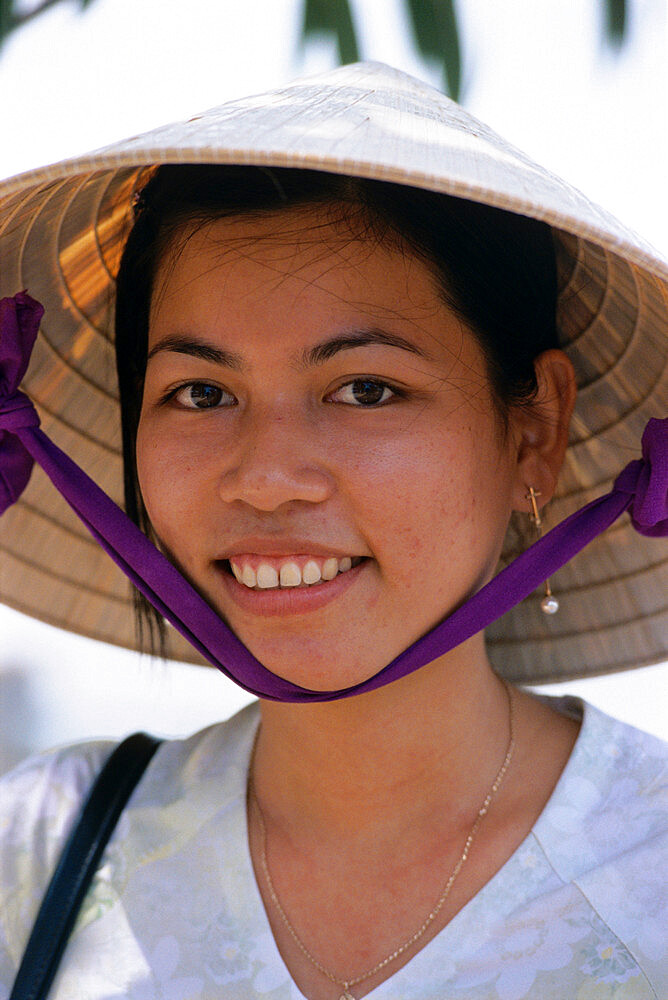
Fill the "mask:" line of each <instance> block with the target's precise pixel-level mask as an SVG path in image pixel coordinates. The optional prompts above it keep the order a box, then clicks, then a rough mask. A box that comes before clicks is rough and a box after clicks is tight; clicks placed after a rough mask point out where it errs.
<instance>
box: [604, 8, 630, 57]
mask: <svg viewBox="0 0 668 1000" xmlns="http://www.w3.org/2000/svg"><path fill="white" fill-rule="evenodd" d="M626 29H627V19H626V0H605V34H606V37H607V39H608V41H609V42H610V43H611V45H614V46H615V48H620V47H621V45H622V43H623V42H624V39H625V38H626Z"/></svg>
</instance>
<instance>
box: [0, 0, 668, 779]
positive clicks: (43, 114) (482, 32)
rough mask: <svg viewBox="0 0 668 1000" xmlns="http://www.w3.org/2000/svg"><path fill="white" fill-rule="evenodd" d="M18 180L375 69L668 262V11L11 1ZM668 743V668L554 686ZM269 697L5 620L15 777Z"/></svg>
mask: <svg viewBox="0 0 668 1000" xmlns="http://www.w3.org/2000/svg"><path fill="white" fill-rule="evenodd" d="M0 40H1V41H2V47H1V48H0V93H1V94H2V105H1V107H0V129H1V134H2V136H3V141H2V144H0V177H7V176H10V175H12V174H14V173H18V172H20V171H23V170H28V169H31V168H33V167H37V166H41V165H42V164H45V163H48V162H52V161H55V160H59V159H62V158H63V157H66V156H72V155H75V154H78V153H83V152H85V151H87V150H90V149H93V148H95V147H97V146H102V145H106V144H107V143H109V142H112V141H114V140H116V139H121V138H124V137H125V136H128V135H131V134H133V133H136V132H141V131H144V130H147V129H150V128H153V127H155V126H157V125H159V124H161V123H163V122H169V121H172V120H174V119H176V118H180V117H190V116H191V115H192V114H194V113H196V112H198V111H201V110H203V109H205V108H208V107H211V106H213V105H216V104H220V103H222V102H224V101H226V100H229V99H232V98H235V97H240V96H243V95H246V94H249V93H253V92H260V91H263V90H265V89H268V88H270V87H276V86H280V85H281V84H282V83H285V82H288V81H289V80H290V79H292V78H294V77H295V76H298V75H301V74H302V73H307V72H314V73H315V72H320V71H322V70H325V69H328V68H331V67H333V66H335V65H336V64H337V63H339V62H342V61H343V62H348V61H352V60H354V59H356V58H362V59H374V60H380V61H383V62H388V63H391V64H393V65H395V66H397V67H399V68H401V69H403V70H406V71H407V72H409V73H412V74H414V75H415V76H418V77H420V78H421V79H423V80H426V81H428V82H431V83H433V84H434V85H435V86H438V87H440V88H442V89H445V90H447V91H448V92H449V93H450V94H451V95H452V96H455V97H457V98H458V99H459V100H460V101H461V102H462V103H463V104H465V106H466V107H467V108H468V109H469V110H470V111H471V112H472V113H473V114H474V115H477V116H478V117H479V118H481V119H482V120H483V121H485V122H486V123H487V124H489V125H491V126H492V127H493V128H494V129H496V130H497V131H498V132H500V133H501V134H502V135H503V136H504V137H505V138H507V139H509V140H511V141H512V142H514V143H515V144H516V145H517V146H519V147H520V148H522V149H524V150H525V151H526V152H527V153H529V154H530V155H531V156H533V157H534V159H536V160H538V161H539V162H540V163H542V164H544V165H545V166H547V167H549V168H551V169H552V170H554V171H555V172H556V173H558V174H561V175H562V176H564V177H565V178H566V179H568V180H569V181H571V182H572V183H574V184H575V185H576V186H578V187H579V188H581V189H582V190H583V191H584V192H585V193H586V194H587V195H589V197H591V198H592V199H593V200H594V201H598V202H600V203H601V204H602V205H604V206H605V207H606V208H607V209H609V210H610V211H612V212H613V213H614V214H616V215H617V216H618V217H619V218H620V219H621V220H622V221H623V222H625V223H626V224H627V225H629V226H631V227H632V228H634V229H636V230H637V231H638V232H640V233H642V235H643V236H644V237H645V238H646V239H648V240H649V241H650V242H652V243H653V244H654V245H655V246H656V247H657V248H658V249H659V250H660V251H661V252H662V253H663V254H664V256H668V197H667V196H666V177H667V176H668V113H667V110H668V109H667V103H668V69H667V67H668V28H667V24H666V4H665V0H569V2H568V3H563V0H504V2H503V3H499V2H498V0H459V2H455V0H244V2H243V3H239V2H238V0H218V2H212V0H187V2H185V0H40V2H35V0H32V2H30V0H0ZM542 690H543V691H546V692H550V693H553V692H555V693H556V692H560V691H562V690H563V691H567V692H570V693H573V694H578V695H581V696H582V697H585V698H587V699H588V700H590V701H592V702H593V703H595V704H597V705H599V706H600V707H601V708H602V709H603V710H604V711H607V712H609V713H611V714H613V715H617V716H618V717H620V718H624V719H625V720H627V721H629V722H632V723H633V724H635V725H638V726H640V727H641V728H645V729H648V730H650V731H653V732H655V733H658V734H659V735H663V736H664V737H665V738H668V664H663V665H658V666H655V667H649V668H646V669H642V670H637V671H633V672H630V673H626V674H617V675H614V676H612V677H609V678H596V679H591V680H588V681H578V682H570V683H568V684H565V685H551V686H549V687H545V688H542ZM248 700H250V699H249V696H247V695H246V694H245V693H244V692H242V691H240V690H239V689H238V688H236V687H235V686H234V685H233V684H231V683H230V682H228V681H227V680H226V679H225V678H223V677H222V676H221V675H220V674H218V673H217V672H216V671H215V670H213V669H211V670H207V669H203V668H195V667H189V666H185V665H181V664H164V663H161V662H157V661H153V660H151V659H150V658H148V657H139V656H137V655H135V654H131V653H128V652H125V651H123V650H120V649H117V648H114V647H108V646H103V645H101V644H99V643H94V642H92V641H90V640H87V639H82V638H79V637H74V636H70V635H68V634H67V633H63V632H59V631H58V630H56V629H53V628H51V627H50V626H47V625H43V624H42V623H40V622H36V621H33V620H31V619H28V618H26V617H24V616H22V615H20V614H18V613H16V612H13V611H10V610H9V609H6V608H3V607H1V606H0V772H1V771H3V770H6V769H7V768H9V767H10V766H12V765H13V764H14V763H16V762H17V761H18V760H19V759H20V758H21V757H23V756H25V755H26V754H28V753H31V752H33V751H35V750H39V749H43V748H46V747H48V746H51V745H54V744H58V743H63V742H72V741H74V740H79V739H84V738H90V737H100V736H104V737H114V738H116V737H120V736H122V735H124V734H125V733H128V732H131V731H133V730H135V729H146V730H149V731H152V732H155V733H157V734H160V735H167V736H172V735H180V734H185V733H188V732H191V731H193V730H194V729H197V728H199V727H201V726H204V725H207V724H209V723H211V722H214V721H217V720H219V719H222V718H225V717H226V716H228V715H230V714H231V713H232V712H234V711H235V710H236V709H237V708H239V707H241V706H242V705H243V704H245V703H246V702H247V701H248Z"/></svg>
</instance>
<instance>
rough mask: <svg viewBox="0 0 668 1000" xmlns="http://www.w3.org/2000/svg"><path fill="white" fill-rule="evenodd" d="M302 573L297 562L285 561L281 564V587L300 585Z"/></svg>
mask: <svg viewBox="0 0 668 1000" xmlns="http://www.w3.org/2000/svg"><path fill="white" fill-rule="evenodd" d="M301 582H302V574H301V571H300V569H299V566H298V565H297V563H293V562H289V563H283V565H282V566H281V587H298V586H299V584H300V583H301Z"/></svg>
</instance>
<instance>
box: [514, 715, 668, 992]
mask: <svg viewBox="0 0 668 1000" xmlns="http://www.w3.org/2000/svg"><path fill="white" fill-rule="evenodd" d="M582 708H583V724H582V729H581V732H580V736H579V738H578V741H577V743H576V745H575V747H574V750H573V753H572V755H571V759H570V761H569V763H568V765H567V767H566V769H565V770H564V773H563V774H562V777H561V779H560V781H559V783H558V785H557V787H556V789H555V791H554V794H553V796H552V798H551V799H550V802H549V803H548V805H547V807H546V809H545V811H544V813H543V815H542V816H541V817H540V818H539V820H538V822H537V823H536V826H535V828H534V833H535V836H536V837H537V839H538V841H539V842H540V844H541V847H542V849H543V851H544V852H545V855H546V857H547V859H548V861H549V864H550V866H551V867H552V869H553V871H554V872H555V873H556V874H557V875H558V877H559V879H560V880H561V882H562V883H568V884H570V885H571V886H572V887H573V888H574V889H576V890H577V892H578V893H579V894H581V896H582V897H583V900H584V901H586V903H587V905H588V906H589V907H590V908H591V911H592V915H593V916H592V919H596V920H600V921H601V922H602V924H603V925H605V926H606V927H607V928H608V932H609V934H610V936H611V937H610V939H611V940H613V939H614V940H615V941H617V942H618V943H619V946H620V947H621V948H623V950H624V952H625V953H627V954H629V955H633V956H634V961H635V962H637V963H638V966H639V967H640V968H642V970H643V972H644V973H645V974H646V975H647V978H648V979H649V981H650V982H652V983H653V984H654V983H660V984H661V985H662V987H665V988H666V989H667V990H668V968H667V967H668V879H667V877H666V873H667V872H668V745H667V744H665V743H664V742H663V741H661V740H659V739H657V738H655V737H653V736H650V735H648V734H647V733H643V732H641V731H640V730H638V729H635V728H633V727H632V726H629V725H626V724H625V723H623V722H619V721H618V720H616V719H612V718H610V717H609V716H607V715H605V714H604V713H602V712H600V711H599V710H598V709H596V708H594V707H593V706H591V705H587V704H585V705H584V706H582ZM594 915H595V917H594Z"/></svg>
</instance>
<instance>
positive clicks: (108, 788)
mask: <svg viewBox="0 0 668 1000" xmlns="http://www.w3.org/2000/svg"><path fill="white" fill-rule="evenodd" d="M160 742H161V741H160V740H157V739H155V737H153V736H148V735H147V734H146V733H134V735H132V736H128V738H127V739H125V740H123V742H122V743H119V745H118V746H117V747H116V749H115V750H114V751H113V753H112V754H111V756H110V757H109V759H108V760H107V762H106V764H105V765H104V767H103V768H102V770H101V771H100V773H99V775H98V776H97V778H96V779H95V782H94V784H93V786H92V788H91V789H90V791H89V793H88V797H87V798H86V801H85V802H84V804H83V806H82V808H81V812H80V814H79V819H78V822H77V823H76V825H75V826H74V828H73V829H72V831H71V833H70V835H69V837H68V839H67V843H66V844H65V847H64V849H63V852H62V854H61V856H60V859H59V861H58V865H57V866H56V870H55V872H54V873H53V877H52V879H51V882H50V883H49V887H48V889H47V890H46V893H45V895H44V899H43V900H42V905H41V907H40V910H39V913H38V914H37V918H36V920H35V923H34V925H33V929H32V932H31V934H30V938H29V939H28V944H27V947H26V950H25V953H24V955H23V959H22V960H21V965H20V968H19V971H18V974H17V976H16V979H15V981H14V986H13V989H12V992H11V995H10V997H9V1000H43V998H45V997H46V995H47V993H48V992H49V988H50V987H51V983H52V982H53V977H54V976H55V974H56V971H57V969H58V965H59V963H60V959H61V957H62V954H63V951H64V950H65V945H66V944H67V940H68V938H69V936H70V933H71V932H72V927H73V926H74V922H75V920H76V918H77V915H78V913H79V909H80V908H81V904H82V902H83V899H84V896H85V895H86V891H87V890H88V887H89V885H90V883H91V881H92V878H93V875H94V874H95V872H96V870H97V867H98V865H99V863H100V858H101V857H102V852H103V851H104V848H105V847H106V845H107V841H108V840H109V838H110V836H111V834H112V833H113V831H114V827H115V826H116V824H117V822H118V819H119V817H120V815H121V813H122V811H123V808H124V806H125V804H126V802H127V801H128V799H129V798H130V795H131V794H132V791H133V789H134V788H135V786H136V785H137V783H138V782H139V779H140V778H141V776H142V774H143V773H144V771H145V769H146V767H147V765H148V763H149V761H150V760H151V757H152V756H153V754H154V753H155V751H156V750H157V748H158V746H159V745H160Z"/></svg>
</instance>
